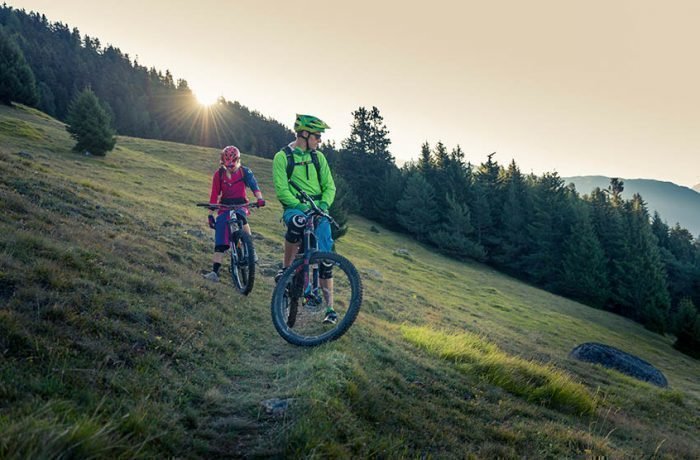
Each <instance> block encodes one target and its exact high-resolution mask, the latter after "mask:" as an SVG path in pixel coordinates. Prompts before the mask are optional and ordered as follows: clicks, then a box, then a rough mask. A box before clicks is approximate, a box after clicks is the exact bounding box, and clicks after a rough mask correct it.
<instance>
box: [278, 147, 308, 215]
mask: <svg viewBox="0 0 700 460" xmlns="http://www.w3.org/2000/svg"><path fill="white" fill-rule="evenodd" d="M272 182H273V183H274V184H275V194H276V195H277V199H278V200H280V203H282V204H283V205H284V206H285V207H288V208H295V207H296V206H298V205H299V204H301V201H299V199H298V198H297V197H296V196H294V194H293V193H292V192H291V190H289V182H288V180H287V155H285V154H284V152H277V154H276V155H275V158H274V160H272Z"/></svg>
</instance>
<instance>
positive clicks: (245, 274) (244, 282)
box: [231, 232, 255, 295]
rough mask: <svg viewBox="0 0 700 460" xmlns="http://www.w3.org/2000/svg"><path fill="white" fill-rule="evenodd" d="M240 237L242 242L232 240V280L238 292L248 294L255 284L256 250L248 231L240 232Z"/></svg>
mask: <svg viewBox="0 0 700 460" xmlns="http://www.w3.org/2000/svg"><path fill="white" fill-rule="evenodd" d="M238 239H239V240H240V244H239V243H238V241H231V280H232V281H233V286H234V287H235V288H236V290H237V291H238V292H240V293H241V294H243V295H248V294H250V292H251V291H252V290H253V285H254V284H255V250H254V247H253V239H252V238H251V237H250V235H248V234H247V233H245V232H239V235H238ZM234 254H235V255H234Z"/></svg>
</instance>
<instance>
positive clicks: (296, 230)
mask: <svg viewBox="0 0 700 460" xmlns="http://www.w3.org/2000/svg"><path fill="white" fill-rule="evenodd" d="M304 226H306V216H304V215H301V214H297V215H294V216H292V218H291V219H289V223H288V224H287V234H286V235H284V239H286V240H287V241H289V242H290V243H298V242H299V240H301V236H302V235H303V234H304Z"/></svg>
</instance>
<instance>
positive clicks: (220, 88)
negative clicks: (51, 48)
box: [6, 0, 700, 187]
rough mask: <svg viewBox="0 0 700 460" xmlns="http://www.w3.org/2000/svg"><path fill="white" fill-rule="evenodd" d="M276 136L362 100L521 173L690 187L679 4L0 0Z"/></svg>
mask: <svg viewBox="0 0 700 460" xmlns="http://www.w3.org/2000/svg"><path fill="white" fill-rule="evenodd" d="M6 1H7V3H8V5H10V6H13V7H15V8H24V9H26V10H28V11H29V10H33V11H38V12H41V13H43V14H46V16H47V17H48V19H49V20H50V21H52V22H55V21H61V22H63V23H66V24H68V25H69V26H70V27H77V28H78V29H79V30H80V32H81V33H82V34H83V35H85V34H87V35H90V36H91V37H97V38H99V39H100V41H101V42H102V44H103V45H105V44H112V45H113V46H115V47H118V48H120V49H121V50H122V52H124V53H128V54H129V56H130V57H131V58H137V59H138V62H139V64H141V65H145V66H147V67H152V66H153V67H156V68H157V69H159V70H162V71H165V69H169V70H170V71H171V72H172V74H173V75H174V77H175V78H176V79H179V78H183V79H185V80H187V82H188V83H189V85H190V87H191V88H192V90H193V91H194V92H195V94H197V95H198V97H200V98H201V99H203V100H206V99H209V100H212V99H214V98H216V97H217V96H220V95H221V96H224V97H225V98H226V99H227V100H237V101H239V102H241V103H242V104H244V105H246V106H248V107H249V108H251V109H254V110H257V111H259V112H261V113H262V114H264V115H266V116H270V117H272V118H275V119H276V120H278V121H280V122H281V123H283V124H285V125H287V126H288V127H290V128H291V126H292V124H293V121H294V116H295V114H296V113H307V114H313V115H316V116H318V117H320V118H322V119H323V120H325V121H326V122H327V123H328V124H329V125H331V127H332V128H333V129H331V130H330V131H328V132H327V136H326V138H328V139H333V140H335V141H336V142H338V143H339V142H340V141H342V139H344V138H346V137H347V136H348V134H349V132H350V124H351V122H352V115H351V114H352V111H354V110H356V109H357V108H358V107H360V106H365V107H371V106H377V107H378V108H379V110H380V112H381V114H382V115H383V117H384V121H385V124H386V125H387V127H388V129H389V131H390V138H391V141H392V144H391V146H390V150H391V153H392V154H393V155H394V156H395V157H396V159H397V162H398V163H399V164H402V163H403V162H405V161H409V160H412V159H416V158H417V157H418V154H419V152H420V146H421V144H422V143H423V142H426V141H427V142H429V143H430V144H431V146H432V145H434V144H435V143H436V142H437V141H442V142H443V143H444V144H445V145H447V147H448V148H449V149H452V148H453V147H455V146H456V145H457V144H459V145H460V146H461V147H462V150H463V151H464V152H465V154H466V158H467V160H469V161H471V162H472V163H474V164H478V163H481V162H482V161H485V160H486V155H487V154H489V153H491V152H497V153H496V156H495V157H494V159H495V160H497V161H499V162H500V163H501V164H507V163H509V162H510V161H511V160H515V162H516V163H517V164H518V165H519V166H520V168H521V170H523V171H524V172H526V173H529V172H534V173H535V174H541V173H543V172H545V171H556V172H558V173H559V174H560V175H561V176H564V177H566V176H576V175H607V176H617V177H623V178H628V179H633V178H648V179H658V180H665V181H670V182H675V183H677V184H679V185H684V186H689V187H692V186H693V185H695V184H698V183H700V59H698V58H697V54H698V53H697V47H698V44H699V43H700V27H697V18H698V17H700V2H697V1H695V0H667V1H665V2H659V1H656V0H605V1H601V0H587V1H585V2H584V1H572V0H530V1H527V2H524V1H516V0H510V1H506V0H491V1H488V2H487V1H483V0H479V1H474V0H461V1H447V0H432V1H430V2H423V3H422V4H419V3H418V2H413V3H412V4H409V2H406V1H393V0H391V1H382V0H371V1H370V0H354V1H352V2H350V1H347V0H345V1H336V0H326V1H324V2H317V3H307V2H290V1H283V0H275V1H270V0H256V1H254V2H253V1H238V0H219V1H215V0H197V1H190V0H139V1H134V0H114V1H113V0H104V1H99V0H93V1H91V2H87V1H84V0H60V1H56V0H6Z"/></svg>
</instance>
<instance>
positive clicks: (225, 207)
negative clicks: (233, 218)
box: [197, 203, 260, 211]
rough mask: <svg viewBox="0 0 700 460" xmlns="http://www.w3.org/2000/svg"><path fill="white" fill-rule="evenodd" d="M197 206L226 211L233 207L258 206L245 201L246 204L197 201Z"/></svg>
mask: <svg viewBox="0 0 700 460" xmlns="http://www.w3.org/2000/svg"><path fill="white" fill-rule="evenodd" d="M197 206H199V207H201V208H208V209H209V210H210V211H214V210H216V209H219V210H223V211H228V210H231V209H233V210H235V209H241V208H259V207H260V206H258V203H246V204H220V203H216V204H211V203H197Z"/></svg>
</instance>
